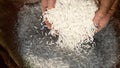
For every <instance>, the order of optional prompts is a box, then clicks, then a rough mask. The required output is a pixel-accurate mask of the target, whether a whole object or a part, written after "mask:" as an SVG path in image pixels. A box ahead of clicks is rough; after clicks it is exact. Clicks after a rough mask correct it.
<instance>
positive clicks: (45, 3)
mask: <svg viewBox="0 0 120 68" xmlns="http://www.w3.org/2000/svg"><path fill="white" fill-rule="evenodd" d="M47 7H48V1H47V0H41V10H42V12H45V11H46V10H47Z"/></svg>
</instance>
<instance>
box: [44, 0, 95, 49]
mask: <svg viewBox="0 0 120 68" xmlns="http://www.w3.org/2000/svg"><path fill="white" fill-rule="evenodd" d="M96 10H97V6H96V3H95V0H56V4H55V8H52V9H48V10H47V11H46V12H45V13H43V16H44V20H45V19H46V18H47V19H48V21H49V22H50V23H51V24H52V27H51V31H50V32H51V34H52V35H53V34H54V33H56V30H57V31H58V33H59V34H58V35H59V37H58V41H57V44H58V45H59V46H60V47H62V48H63V47H64V48H66V47H67V48H69V49H74V48H75V47H78V46H80V45H83V44H84V43H90V42H93V36H94V34H95V32H96V30H97V28H96V27H95V26H94V23H93V21H92V20H93V17H94V15H95V11H96Z"/></svg>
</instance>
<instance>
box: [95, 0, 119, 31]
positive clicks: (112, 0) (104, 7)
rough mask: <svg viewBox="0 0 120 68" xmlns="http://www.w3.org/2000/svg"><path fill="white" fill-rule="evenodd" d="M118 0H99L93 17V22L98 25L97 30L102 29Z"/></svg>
mask: <svg viewBox="0 0 120 68" xmlns="http://www.w3.org/2000/svg"><path fill="white" fill-rule="evenodd" d="M117 3H118V0H99V5H98V7H99V8H98V10H97V11H96V14H95V16H94V18H93V22H94V24H95V25H96V26H97V27H98V30H97V32H99V31H100V30H102V29H103V28H104V27H105V26H106V25H107V24H108V22H109V20H110V19H111V17H112V16H113V14H114V12H115V10H116V7H117Z"/></svg>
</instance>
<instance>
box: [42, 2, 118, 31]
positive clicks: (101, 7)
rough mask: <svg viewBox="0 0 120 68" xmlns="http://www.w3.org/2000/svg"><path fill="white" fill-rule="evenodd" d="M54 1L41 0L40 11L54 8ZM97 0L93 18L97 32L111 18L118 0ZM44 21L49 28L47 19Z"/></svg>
mask: <svg viewBox="0 0 120 68" xmlns="http://www.w3.org/2000/svg"><path fill="white" fill-rule="evenodd" d="M55 1H56V0H42V1H41V3H42V6H41V8H42V12H45V11H46V10H47V9H51V8H54V7H55ZM98 2H99V3H98V10H97V11H96V13H95V16H94V18H93V22H94V24H95V26H96V27H97V28H98V30H97V32H99V31H100V30H102V29H103V28H104V27H105V26H106V25H107V24H108V22H109V21H110V19H111V18H112V16H113V14H114V12H115V10H116V7H117V3H118V0H98ZM45 23H46V25H47V27H48V29H50V28H51V24H50V23H49V22H48V21H47V19H46V21H45Z"/></svg>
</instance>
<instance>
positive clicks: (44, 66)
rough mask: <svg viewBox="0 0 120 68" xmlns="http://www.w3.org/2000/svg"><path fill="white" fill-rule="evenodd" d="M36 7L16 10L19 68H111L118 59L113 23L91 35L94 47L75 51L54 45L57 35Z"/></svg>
mask: <svg viewBox="0 0 120 68" xmlns="http://www.w3.org/2000/svg"><path fill="white" fill-rule="evenodd" d="M40 7H41V6H40V4H39V3H35V4H27V5H24V6H23V7H22V8H21V10H20V11H19V13H18V24H16V28H17V33H18V41H19V42H18V45H19V52H20V55H21V57H22V59H23V62H24V63H23V64H24V65H25V67H23V68H113V66H114V64H115V63H116V60H118V59H116V53H117V54H118V53H119V52H118V51H119V48H118V46H119V44H118V43H117V41H116V39H117V38H118V37H117V38H116V37H115V35H116V32H115V31H114V28H113V23H115V22H113V21H110V23H109V25H108V26H106V28H105V29H103V30H102V31H100V32H98V33H96V34H95V36H94V42H95V43H96V45H95V46H94V48H93V47H89V48H88V47H86V45H82V46H83V47H81V48H78V50H79V53H78V52H76V51H77V50H74V51H71V50H70V49H68V48H66V49H65V48H61V47H59V46H58V45H56V44H55V43H56V41H57V38H58V37H54V36H51V35H49V34H48V33H49V30H48V29H47V28H46V27H45V26H44V24H45V23H44V22H43V19H42V11H41V9H40ZM71 14H72V13H71ZM118 41H119V40H118ZM51 42H52V43H51ZM84 46H85V47H84ZM87 46H90V45H87ZM117 49H118V51H116V50H117ZM118 57H119V55H118Z"/></svg>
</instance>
